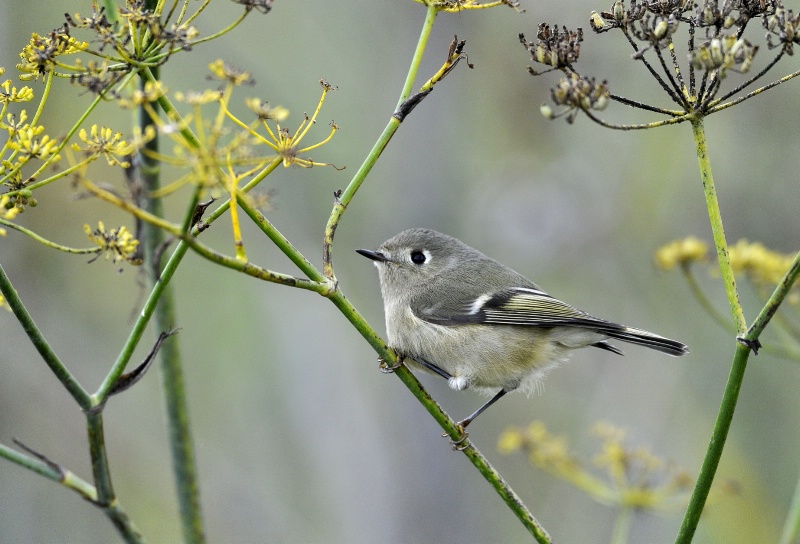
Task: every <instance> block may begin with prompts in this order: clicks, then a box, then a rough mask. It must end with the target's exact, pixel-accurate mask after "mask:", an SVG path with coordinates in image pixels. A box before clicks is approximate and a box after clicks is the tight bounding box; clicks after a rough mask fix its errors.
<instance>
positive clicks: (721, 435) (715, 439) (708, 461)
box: [675, 344, 750, 544]
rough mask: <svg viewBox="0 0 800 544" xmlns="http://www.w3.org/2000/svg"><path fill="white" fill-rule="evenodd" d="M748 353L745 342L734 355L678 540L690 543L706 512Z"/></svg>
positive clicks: (682, 543) (682, 542)
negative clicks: (701, 516) (709, 493)
mask: <svg viewBox="0 0 800 544" xmlns="http://www.w3.org/2000/svg"><path fill="white" fill-rule="evenodd" d="M749 355H750V348H749V347H747V346H745V345H742V344H739V345H737V347H736V353H735V354H734V356H733V364H732V365H731V370H730V373H729V375H728V383H727V384H726V386H725V393H724V394H723V396H722V403H721V404H720V407H719V413H718V414H717V421H716V423H715V424H714V431H713V433H712V434H711V441H710V442H709V444H708V449H707V450H706V456H705V458H704V459H703V465H702V467H701V468H700V475H699V476H698V477H697V483H696V484H695V487H694V490H693V491H692V496H691V498H690V499H689V506H688V508H687V509H686V514H685V515H684V517H683V523H682V524H681V528H680V532H679V533H678V537H677V539H676V540H675V542H676V544H689V543H690V542H691V541H692V539H693V538H694V533H695V531H696V530H697V524H698V523H699V521H700V514H702V513H703V507H704V506H705V504H706V499H707V498H708V492H709V491H710V490H711V484H712V482H713V481H714V475H715V474H716V472H717V467H718V466H719V460H720V458H721V457H722V450H723V449H724V448H725V440H726V439H727V437H728V431H729V430H730V428H731V421H732V420H733V413H734V411H735V410H736V401H737V400H738V398H739V391H740V390H741V388H742V380H743V379H744V371H745V369H746V368H747V359H748V357H749Z"/></svg>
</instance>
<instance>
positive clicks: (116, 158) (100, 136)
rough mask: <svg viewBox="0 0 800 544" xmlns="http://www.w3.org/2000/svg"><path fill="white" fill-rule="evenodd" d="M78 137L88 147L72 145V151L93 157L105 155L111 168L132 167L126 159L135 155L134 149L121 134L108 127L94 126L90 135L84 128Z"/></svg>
mask: <svg viewBox="0 0 800 544" xmlns="http://www.w3.org/2000/svg"><path fill="white" fill-rule="evenodd" d="M78 137H79V138H80V139H81V140H82V141H83V143H84V144H86V145H85V146H83V147H81V146H80V144H77V143H75V144H72V149H74V150H76V151H83V152H84V153H86V155H88V156H91V157H99V156H100V155H103V156H104V157H105V158H106V161H107V162H108V164H109V166H121V167H122V168H127V167H129V166H130V163H129V162H128V161H127V160H125V159H126V158H127V157H128V156H129V155H130V154H131V153H133V150H134V148H133V146H132V145H130V144H129V143H128V142H126V141H125V140H123V139H122V133H121V132H116V133H115V132H114V131H113V130H111V129H110V128H108V127H102V128H101V127H98V126H97V125H92V128H91V131H90V132H89V133H87V132H86V129H84V128H82V129H81V131H80V132H79V133H78Z"/></svg>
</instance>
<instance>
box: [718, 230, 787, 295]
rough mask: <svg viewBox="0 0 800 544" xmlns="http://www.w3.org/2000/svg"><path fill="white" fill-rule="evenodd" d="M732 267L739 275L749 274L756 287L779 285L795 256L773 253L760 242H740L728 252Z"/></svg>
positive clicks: (743, 240)
mask: <svg viewBox="0 0 800 544" xmlns="http://www.w3.org/2000/svg"><path fill="white" fill-rule="evenodd" d="M728 253H729V255H730V258H731V267H732V268H733V272H734V273H737V274H747V275H748V277H749V278H750V279H751V280H752V282H753V283H755V284H756V285H761V286H765V285H766V286H772V285H777V284H778V282H780V281H781V280H782V279H783V276H784V274H786V272H787V271H788V270H789V267H790V266H792V261H793V260H794V254H791V255H786V254H783V253H778V252H776V251H772V250H771V249H769V248H767V247H766V246H764V244H761V243H759V242H748V241H747V240H745V239H742V240H739V241H738V242H736V244H735V245H733V246H731V247H730V248H729V251H728Z"/></svg>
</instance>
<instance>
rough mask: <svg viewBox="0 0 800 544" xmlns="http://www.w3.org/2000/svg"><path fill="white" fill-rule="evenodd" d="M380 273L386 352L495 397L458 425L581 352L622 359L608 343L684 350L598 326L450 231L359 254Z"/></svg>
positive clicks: (635, 332)
mask: <svg viewBox="0 0 800 544" xmlns="http://www.w3.org/2000/svg"><path fill="white" fill-rule="evenodd" d="M356 251H357V252H358V253H360V254H361V255H363V256H364V257H367V258H369V259H372V260H373V261H374V263H375V266H377V267H378V273H379V276H380V284H381V293H382V295H383V303H384V312H385V314H386V330H387V334H388V336H389V345H390V346H391V347H392V348H393V349H394V350H395V351H397V353H398V354H400V355H401V356H403V357H406V358H407V361H408V359H413V361H408V362H409V363H410V364H411V365H412V367H415V368H421V369H423V370H426V371H428V372H432V373H435V374H438V375H440V376H442V377H444V378H446V379H447V381H448V383H449V385H450V387H451V388H453V389H457V390H462V389H467V388H469V387H473V388H476V389H479V390H484V391H491V392H493V391H494V390H496V389H498V388H499V392H497V393H496V394H495V395H494V396H493V397H492V398H491V399H490V400H489V401H488V402H486V403H485V404H484V405H483V406H481V407H480V408H478V410H476V411H475V412H474V413H473V414H472V415H470V416H469V417H467V418H466V419H464V420H462V421H460V422H459V425H461V426H462V428H465V427H467V425H469V424H470V423H471V422H472V420H474V419H475V418H476V417H478V415H480V414H481V413H482V412H483V411H484V410H486V409H487V408H488V407H489V406H491V405H492V404H493V403H494V402H496V401H497V400H499V399H500V398H501V397H502V396H503V395H505V394H506V393H508V392H510V391H514V390H516V389H520V390H522V391H526V392H529V391H531V390H532V389H534V388H535V387H536V384H537V383H538V382H539V381H540V380H541V379H542V378H543V377H544V375H545V374H546V372H547V371H548V370H550V369H551V368H553V367H554V366H556V365H558V364H559V363H561V362H563V361H565V360H566V359H567V358H568V357H569V352H570V351H571V350H573V349H576V348H584V347H587V346H594V347H597V348H601V349H605V350H608V351H613V352H614V353H617V354H619V355H622V351H620V350H619V349H618V348H617V347H615V346H613V345H611V344H609V343H608V342H607V340H608V339H609V338H613V339H617V340H622V341H623V342H630V343H632V344H639V345H641V346H645V347H648V348H651V349H655V350H658V351H663V352H664V353H667V354H669V355H683V354H685V353H687V352H688V351H689V350H688V348H687V347H686V346H685V345H683V344H681V343H680V342H676V341H675V340H670V339H669V338H664V337H663V336H658V335H657V334H653V333H651V332H647V331H643V330H641V329H634V328H632V327H626V326H624V325H618V324H617V323H613V322H611V321H606V320H604V319H598V318H596V317H592V316H591V315H589V314H587V313H585V312H582V311H581V310H578V309H577V308H574V307H572V306H570V305H569V304H566V303H564V302H561V301H560V300H558V299H555V298H553V297H551V296H550V295H548V294H547V293H545V292H544V291H542V290H541V289H540V288H539V287H538V286H537V285H536V284H534V283H533V282H531V281H530V280H528V279H527V278H525V277H524V276H522V275H520V274H518V273H517V272H514V271H513V270H511V269H510V268H508V267H506V266H504V265H502V264H500V263H498V262H497V261H495V260H493V259H490V258H489V257H487V256H486V255H484V254H483V253H481V252H480V251H478V250H476V249H474V248H472V247H470V246H468V245H466V244H465V243H463V242H461V241H459V240H456V239H455V238H452V237H450V236H447V235H445V234H442V233H439V232H436V231H434V230H428V229H409V230H406V231H403V232H401V233H400V234H398V235H396V236H394V237H393V238H390V239H389V240H387V241H386V242H384V243H383V244H382V245H381V246H380V248H378V250H377V251H371V250H367V249H358V250H356Z"/></svg>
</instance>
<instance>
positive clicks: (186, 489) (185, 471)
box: [138, 69, 205, 544]
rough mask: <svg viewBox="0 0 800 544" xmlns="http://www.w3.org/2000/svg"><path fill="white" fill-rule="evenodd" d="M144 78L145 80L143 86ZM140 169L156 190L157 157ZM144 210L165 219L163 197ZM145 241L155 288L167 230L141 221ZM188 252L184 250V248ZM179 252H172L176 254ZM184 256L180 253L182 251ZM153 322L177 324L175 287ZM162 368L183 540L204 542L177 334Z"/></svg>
mask: <svg viewBox="0 0 800 544" xmlns="http://www.w3.org/2000/svg"><path fill="white" fill-rule="evenodd" d="M152 75H153V76H154V77H155V78H156V79H157V78H158V72H157V71H156V70H155V69H153V70H152ZM144 83H145V78H144V77H143V78H142V79H141V85H142V86H144ZM139 124H140V128H141V130H142V134H145V133H146V129H147V127H148V126H152V128H153V129H155V130H156V134H157V133H158V127H157V126H155V123H154V122H153V120H152V119H151V118H150V116H149V115H148V113H147V112H146V111H145V109H144V108H143V107H140V109H139ZM158 146H159V140H158V136H156V137H155V138H154V139H153V140H151V141H150V142H148V143H147V149H148V150H150V151H154V152H157V151H158ZM138 158H139V171H140V176H141V180H142V183H143V185H144V187H143V190H144V191H145V192H147V193H148V194H149V193H152V192H153V191H155V190H156V189H158V188H159V187H160V184H161V180H160V178H161V176H160V174H161V169H160V165H159V164H158V162H157V161H155V160H153V159H150V158H149V157H148V155H147V154H146V153H139V157H138ZM144 208H145V210H147V211H148V212H150V213H152V214H154V215H157V216H159V217H163V207H162V202H161V199H160V198H149V197H148V198H146V200H145V206H144ZM142 233H143V236H142V242H143V245H144V252H145V263H146V266H148V268H149V275H150V278H151V283H152V284H153V286H154V287H155V286H156V285H157V284H158V283H159V282H160V281H161V278H160V277H159V274H160V267H159V266H158V263H157V262H155V259H156V258H157V256H158V248H159V247H160V246H161V244H162V243H163V242H164V234H163V233H162V232H161V230H160V229H158V228H156V227H154V226H152V225H148V224H147V223H145V224H143V229H142ZM184 252H185V250H184ZM174 257H175V255H173V258H174ZM181 257H182V255H181ZM154 315H155V326H156V329H157V330H160V331H166V330H171V329H172V328H174V327H175V325H176V323H177V317H176V315H175V299H174V296H173V290H172V289H170V288H169V287H166V288H165V289H164V291H163V293H162V294H161V298H160V299H159V300H158V303H157V306H156V308H155V312H154ZM159 357H160V360H161V372H162V380H163V390H164V402H165V404H166V416H167V425H168V427H169V442H170V450H171V453H172V469H173V471H174V476H175V485H176V488H177V489H176V491H177V495H178V504H179V508H180V515H181V524H182V526H183V535H184V541H185V542H186V543H187V544H201V543H203V542H205V529H204V523H203V515H202V510H201V506H200V488H199V485H198V482H197V465H196V462H195V456H194V446H193V443H192V433H191V427H190V424H189V408H188V403H187V400H186V390H185V383H184V377H183V366H182V360H181V354H180V342H178V338H173V339H172V340H170V341H169V342H166V343H165V344H164V345H163V346H162V347H161V349H160V350H159Z"/></svg>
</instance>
